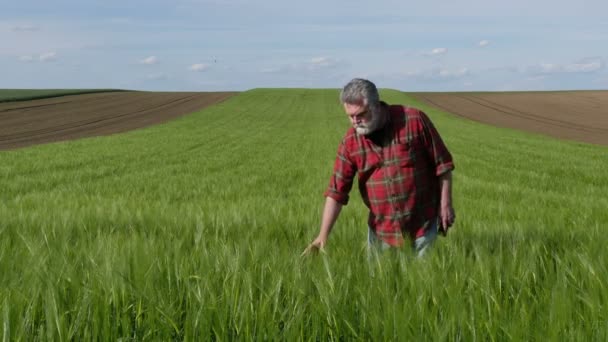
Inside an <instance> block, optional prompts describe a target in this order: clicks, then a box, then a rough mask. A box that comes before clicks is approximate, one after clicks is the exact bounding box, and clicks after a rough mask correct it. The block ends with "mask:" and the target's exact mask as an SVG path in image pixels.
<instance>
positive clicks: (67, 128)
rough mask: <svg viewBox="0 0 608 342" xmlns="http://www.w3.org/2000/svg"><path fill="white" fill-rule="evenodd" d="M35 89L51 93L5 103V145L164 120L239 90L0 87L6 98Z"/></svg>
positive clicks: (1, 116) (0, 130)
mask: <svg viewBox="0 0 608 342" xmlns="http://www.w3.org/2000/svg"><path fill="white" fill-rule="evenodd" d="M74 92H76V91H74ZM91 92H93V91H91ZM30 93H39V94H41V95H40V96H43V94H46V95H47V96H50V97H49V98H44V99H40V100H37V101H14V102H10V103H0V123H1V125H0V150H4V149H14V148H18V147H25V146H30V145H34V144H41V143H48V142H53V141H62V140H71V139H77V138H83V137H90V136H99V135H110V134H114V133H120V132H125V131H129V130H133V129H136V128H141V127H146V126H150V125H154V124H159V123H162V122H165V121H168V120H171V119H174V118H176V117H179V116H181V115H184V114H188V113H192V112H193V111H196V110H198V109H201V108H204V107H206V106H208V105H211V104H214V103H217V102H220V101H223V100H225V99H226V98H229V97H230V96H232V95H234V94H235V93H231V92H215V93H170V92H165V93H161V92H103V91H99V92H96V93H91V94H78V96H68V95H71V93H70V92H65V91H64V92H52V91H46V93H45V91H22V92H14V91H0V98H1V97H2V96H3V95H4V94H13V96H15V97H16V98H27V96H30V95H29V94H30Z"/></svg>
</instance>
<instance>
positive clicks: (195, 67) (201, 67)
mask: <svg viewBox="0 0 608 342" xmlns="http://www.w3.org/2000/svg"><path fill="white" fill-rule="evenodd" d="M207 69H209V64H203V63H197V64H192V65H191V66H190V70H192V71H196V72H203V71H205V70H207Z"/></svg>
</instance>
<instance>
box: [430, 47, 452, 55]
mask: <svg viewBox="0 0 608 342" xmlns="http://www.w3.org/2000/svg"><path fill="white" fill-rule="evenodd" d="M446 53H448V49H447V48H435V49H433V50H431V52H429V53H428V55H429V56H438V55H445V54H446Z"/></svg>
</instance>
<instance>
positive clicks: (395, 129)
mask: <svg viewBox="0 0 608 342" xmlns="http://www.w3.org/2000/svg"><path fill="white" fill-rule="evenodd" d="M382 105H383V107H384V108H388V112H389V117H388V118H387V123H386V125H385V126H384V127H383V128H381V129H380V130H378V131H376V132H374V133H372V134H370V135H367V136H365V135H359V134H357V133H356V131H355V129H354V128H353V127H351V128H350V129H349V130H348V131H347V132H346V135H345V137H344V139H343V140H342V143H341V144H340V146H339V148H338V155H337V158H336V162H335V165H334V172H333V175H332V177H331V180H330V182H329V187H328V188H327V191H325V196H329V197H331V198H333V199H335V200H336V201H337V202H339V203H341V204H343V205H346V204H348V199H349V197H348V193H349V192H350V190H351V187H352V184H353V179H354V177H355V174H358V178H359V191H360V192H361V197H362V198H363V201H364V202H365V205H366V206H367V207H368V208H369V210H370V213H369V219H368V224H369V226H370V228H371V229H372V230H373V231H374V232H375V233H376V235H377V236H378V237H379V238H380V239H382V240H383V241H384V242H386V243H388V244H390V245H392V246H400V245H402V244H403V241H404V238H403V235H404V234H406V233H407V234H409V235H410V236H411V237H412V238H416V237H420V236H422V235H423V234H424V230H425V229H426V228H427V227H428V226H429V225H430V224H431V223H433V221H432V220H435V219H436V218H437V216H438V211H439V200H440V188H439V176H440V175H442V174H443V173H445V172H448V171H451V170H453V169H454V163H453V162H452V156H451V154H450V152H449V151H448V149H447V148H446V146H445V145H444V143H443V141H442V140H441V137H440V136H439V133H438V132H437V130H436V129H435V127H434V126H433V124H432V123H431V121H430V120H429V118H428V117H427V116H426V114H424V113H423V112H422V111H420V110H418V109H415V108H408V107H403V106H398V105H391V106H389V105H387V104H385V103H382Z"/></svg>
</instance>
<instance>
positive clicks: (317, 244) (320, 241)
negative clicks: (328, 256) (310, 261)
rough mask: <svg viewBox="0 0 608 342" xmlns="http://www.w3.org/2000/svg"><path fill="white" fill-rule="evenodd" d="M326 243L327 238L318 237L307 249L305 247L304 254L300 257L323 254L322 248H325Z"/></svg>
mask: <svg viewBox="0 0 608 342" xmlns="http://www.w3.org/2000/svg"><path fill="white" fill-rule="evenodd" d="M326 241H327V238H323V237H320V236H318V237H317V238H316V239H314V241H313V242H312V243H311V244H310V245H308V247H306V249H305V250H304V252H302V254H301V255H300V256H307V255H310V254H317V253H318V252H319V251H321V252H323V253H324V251H323V248H324V247H325V242H326Z"/></svg>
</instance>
